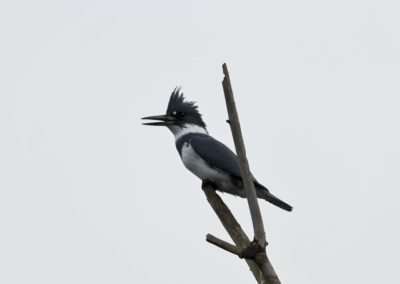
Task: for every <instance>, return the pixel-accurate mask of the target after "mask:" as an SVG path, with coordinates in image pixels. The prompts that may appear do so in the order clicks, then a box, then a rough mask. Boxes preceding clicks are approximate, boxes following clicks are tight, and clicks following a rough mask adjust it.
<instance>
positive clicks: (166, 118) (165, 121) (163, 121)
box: [142, 114, 175, 126]
mask: <svg viewBox="0 0 400 284" xmlns="http://www.w3.org/2000/svg"><path fill="white" fill-rule="evenodd" d="M142 119H149V120H160V121H157V122H146V123H143V125H153V126H166V125H171V124H174V122H175V117H173V116H171V115H167V114H165V115H154V116H146V117H142Z"/></svg>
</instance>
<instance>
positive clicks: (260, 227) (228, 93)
mask: <svg viewBox="0 0 400 284" xmlns="http://www.w3.org/2000/svg"><path fill="white" fill-rule="evenodd" d="M222 69H223V71H224V74H225V77H224V80H223V81H222V86H223V88H224V94H225V101H226V108H227V110H228V117H229V125H230V127H231V131H232V136H233V141H234V142H235V148H236V154H237V156H238V158H239V162H240V172H241V174H242V180H243V185H244V187H245V190H246V195H247V201H248V203H249V208H250V214H251V220H252V222H253V230H254V238H255V239H256V240H257V241H258V242H259V244H260V246H263V247H264V246H266V239H265V231H264V224H263V220H262V216H261V211H260V207H259V206H258V201H257V194H256V190H255V188H254V182H253V178H252V175H251V172H250V167H249V162H248V161H247V157H246V149H245V146H244V141H243V136H242V130H241V128H240V122H239V116H238V113H237V110H236V104H235V99H234V98H233V91H232V85H231V80H230V77H229V72H228V67H227V66H226V64H225V63H224V64H223V65H222Z"/></svg>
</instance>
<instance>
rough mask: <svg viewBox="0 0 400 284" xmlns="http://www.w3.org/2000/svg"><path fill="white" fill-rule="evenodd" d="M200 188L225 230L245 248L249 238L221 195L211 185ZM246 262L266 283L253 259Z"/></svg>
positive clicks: (258, 279) (264, 282) (258, 280)
mask: <svg viewBox="0 0 400 284" xmlns="http://www.w3.org/2000/svg"><path fill="white" fill-rule="evenodd" d="M202 188H203V191H204V193H205V195H206V197H207V200H208V203H210V205H211V207H212V208H213V210H214V212H215V213H216V214H217V216H218V218H219V220H220V221H221V223H222V225H223V226H224V228H225V230H226V231H227V232H228V234H229V236H230V237H231V238H232V241H233V242H234V243H235V244H236V246H238V247H239V248H241V249H244V248H246V247H247V246H248V245H249V243H250V240H249V238H248V237H247V235H246V233H245V232H244V231H243V229H242V227H240V224H239V223H238V222H237V221H236V219H235V217H234V216H233V215H232V212H231V211H230V210H229V208H228V207H227V206H226V205H225V203H224V202H223V201H222V199H221V197H219V195H218V194H217V193H216V192H215V189H214V188H213V187H212V186H211V185H207V184H203V186H202ZM246 263H247V265H248V266H249V268H250V270H251V272H252V273H253V275H254V277H255V278H256V280H257V282H258V283H259V284H266V283H268V282H267V281H266V279H265V278H264V275H263V272H262V270H261V269H260V268H259V266H258V265H257V263H256V262H255V261H253V260H249V259H246Z"/></svg>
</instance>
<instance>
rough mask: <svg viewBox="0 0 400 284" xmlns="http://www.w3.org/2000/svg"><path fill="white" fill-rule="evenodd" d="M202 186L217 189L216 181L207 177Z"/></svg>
mask: <svg viewBox="0 0 400 284" xmlns="http://www.w3.org/2000/svg"><path fill="white" fill-rule="evenodd" d="M201 188H202V189H205V188H212V189H213V190H217V186H216V185H215V183H213V182H212V181H210V180H208V179H205V180H203V183H202V184H201Z"/></svg>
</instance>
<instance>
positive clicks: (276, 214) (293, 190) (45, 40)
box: [0, 0, 400, 284]
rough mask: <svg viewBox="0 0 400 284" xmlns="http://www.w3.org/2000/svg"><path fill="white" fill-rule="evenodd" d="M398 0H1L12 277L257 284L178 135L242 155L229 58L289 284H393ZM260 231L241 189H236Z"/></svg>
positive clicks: (2, 142)
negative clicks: (177, 127) (186, 130)
mask: <svg viewBox="0 0 400 284" xmlns="http://www.w3.org/2000/svg"><path fill="white" fill-rule="evenodd" d="M399 8H400V5H399V4H398V1H356V0H347V1H307V0H306V1H246V2H244V1H240V2H239V1H140V2H139V1H85V0H84V1H2V2H1V3H0V34H1V44H0V77H1V83H0V129H1V131H0V173H1V176H0V283H7V284H13V283H18V284H20V283H21V284H25V283H40V284H47V283H48V284H54V283H74V284H79V283H82V284H83V283H85V284H86V283H96V284H106V283H158V282H162V283H170V284H175V283H253V279H252V275H251V274H250V272H249V271H248V269H247V266H246V265H245V264H244V263H243V261H241V260H239V259H237V258H235V257H233V256H232V255H229V254H228V253H225V252H223V251H221V250H219V249H217V248H215V247H213V246H211V245H209V244H208V243H206V242H205V235H206V234H207V233H213V234H215V235H216V236H219V237H223V238H225V239H228V237H227V236H226V233H225V232H224V230H223V228H222V226H221V224H220V223H219V221H218V220H217V219H216V217H215V216H214V214H213V212H212V210H211V208H210V207H209V205H208V203H207V202H206V200H205V197H204V195H203V193H202V191H201V189H200V181H199V180H198V179H197V178H196V177H195V176H193V175H192V174H191V173H190V172H188V171H187V170H186V169H185V168H184V167H183V165H182V164H181V161H180V159H179V156H178V153H177V151H176V149H175V145H174V139H173V136H172V134H171V133H169V132H168V130H167V129H156V128H150V127H142V126H141V121H140V117H142V116H146V115H152V114H160V113H163V112H164V111H165V109H166V105H167V103H168V98H169V94H170V92H171V91H172V89H173V88H174V87H175V86H177V85H180V86H182V88H183V91H184V93H185V95H186V96H187V97H188V98H189V99H191V100H196V101H197V102H198V104H199V107H200V111H201V112H202V113H204V118H205V120H206V123H207V124H208V126H209V131H210V133H211V134H212V135H214V136H215V137H216V138H218V139H220V140H221V141H222V142H224V143H226V144H227V145H229V146H230V147H232V145H233V143H232V138H231V135H230V130H229V127H228V125H227V124H226V123H225V119H226V118H227V114H226V109H225V104H224V99H223V93H222V87H221V80H222V72H221V64H222V63H223V62H227V63H228V67H229V69H230V72H231V77H232V82H233V88H234V91H235V95H236V100H237V104H238V110H239V115H240V118H241V121H242V128H243V130H244V137H245V142H246V145H247V149H248V150H247V152H248V158H249V161H250V164H251V168H252V171H253V173H254V174H255V175H256V176H257V178H258V179H259V180H260V181H261V182H262V183H264V184H265V185H266V186H268V187H269V188H270V189H271V190H272V192H273V193H274V194H276V195H277V196H279V197H281V198H282V199H284V200H286V201H287V202H289V203H290V204H292V205H293V206H294V211H293V212H292V213H290V214H288V213H286V212H284V211H282V210H279V209H277V208H275V207H273V206H271V205H270V204H267V203H266V202H261V209H262V213H263V217H264V220H265V224H266V231H267V238H268V240H269V242H270V246H269V247H268V252H269V255H270V258H271V261H272V263H273V264H274V266H275V268H276V270H277V272H278V274H279V276H280V277H281V279H282V281H283V283H296V284H313V283H315V284H317V283H318V284H319V283H324V284H331V283H338V282H340V283H366V284H367V283H399V282H400V276H399V274H398V268H397V266H398V255H399V254H400V246H399V242H398V240H399V238H400V229H399V221H398V218H399V214H400V209H399V203H400V194H399V189H400V181H399V173H400V150H399V145H400V131H399V121H400V114H399V105H400V83H399V82H400V81H399V75H400V52H399V50H400V32H399V27H400V18H399V16H398V11H399ZM223 197H224V199H225V200H226V202H227V203H228V205H229V206H230V207H231V208H232V210H233V211H234V213H235V214H236V216H237V217H238V219H239V220H240V222H241V223H242V224H243V227H244V228H245V229H246V231H248V232H251V223H250V218H249V213H248V208H247V204H246V202H245V200H243V199H239V198H234V197H231V196H228V195H224V196H223Z"/></svg>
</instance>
